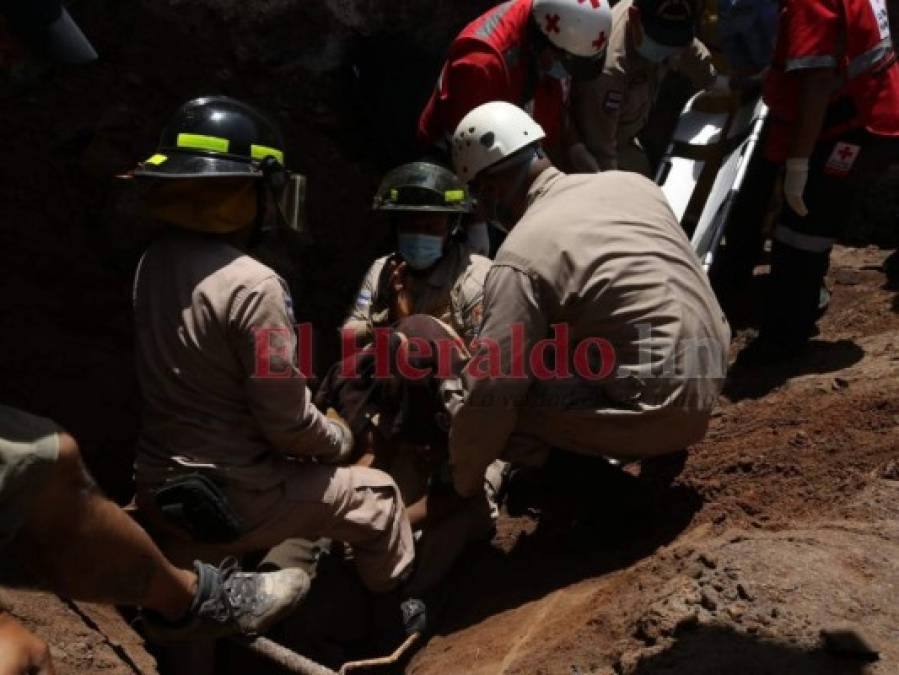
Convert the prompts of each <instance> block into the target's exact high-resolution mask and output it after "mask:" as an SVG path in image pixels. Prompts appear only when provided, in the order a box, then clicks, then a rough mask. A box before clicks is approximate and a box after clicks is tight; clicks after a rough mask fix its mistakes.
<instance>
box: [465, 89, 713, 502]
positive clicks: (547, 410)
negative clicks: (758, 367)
mask: <svg viewBox="0 0 899 675" xmlns="http://www.w3.org/2000/svg"><path fill="white" fill-rule="evenodd" d="M542 137H543V130H542V129H541V128H540V126H539V125H538V124H536V123H535V122H534V121H533V120H532V119H531V118H530V117H529V116H528V115H527V114H526V113H525V112H524V111H522V110H521V109H519V108H517V107H515V106H513V105H510V104H508V103H504V102H492V103H487V104H485V105H483V106H480V107H478V108H476V109H475V110H473V111H472V112H471V113H469V114H468V115H467V116H466V117H465V118H464V119H463V120H462V122H461V123H460V124H459V127H458V128H457V129H456V133H455V136H454V138H453V148H452V150H453V162H454V164H455V167H456V172H457V174H458V175H459V177H460V178H461V179H462V180H465V181H467V182H468V183H469V186H470V188H471V190H472V193H473V194H474V196H476V197H477V199H478V200H479V202H480V204H481V206H482V208H483V209H484V211H485V214H484V215H485V217H486V218H487V219H488V220H491V219H492V220H499V221H500V222H501V224H502V225H504V226H505V227H507V228H509V229H510V234H509V236H508V238H507V239H506V240H505V242H504V243H503V245H502V247H501V248H500V249H499V251H498V252H497V256H496V259H495V261H494V263H493V266H492V267H491V269H490V272H489V273H488V275H487V283H486V287H485V300H484V320H483V323H482V324H481V329H480V334H479V338H478V341H477V345H476V351H475V353H474V356H473V358H472V361H471V363H470V366H471V367H469V368H468V369H467V370H466V372H465V374H464V377H463V381H464V385H465V386H464V389H465V398H464V401H463V402H462V404H461V406H460V407H459V408H458V409H457V410H456V411H455V414H454V417H453V421H452V427H451V430H450V457H451V461H452V465H453V466H452V469H453V471H452V479H453V482H454V485H455V489H456V491H457V492H458V493H459V494H460V495H462V496H465V495H473V494H477V493H478V491H480V490H481V489H482V485H483V476H484V470H485V469H486V468H487V466H488V465H489V464H490V463H491V462H492V461H494V460H495V459H497V458H498V457H503V458H505V459H509V460H510V461H516V460H527V461H528V463H532V464H533V463H536V464H538V465H539V464H540V463H541V462H542V461H544V460H545V458H546V456H547V453H548V450H549V448H551V447H552V448H559V449H562V450H566V451H571V452H575V453H581V454H587V455H600V456H606V457H615V458H622V459H644V458H655V457H660V456H662V455H667V454H670V453H676V452H678V451H681V450H683V449H684V448H686V447H687V446H689V445H691V444H693V443H696V442H697V441H699V440H700V439H702V438H703V436H704V435H705V433H706V430H707V428H708V423H709V417H710V414H711V412H712V409H713V408H714V406H715V403H716V401H717V399H718V394H719V392H720V390H721V387H722V384H723V379H724V375H725V372H726V369H727V351H728V343H729V341H730V329H729V327H728V324H727V320H726V319H725V317H724V313H723V312H722V310H721V307H720V306H719V305H718V302H717V300H716V299H715V295H714V293H713V292H712V289H711V287H710V286H709V282H708V279H707V278H706V275H705V274H704V273H703V271H702V269H701V267H700V264H699V261H698V260H697V259H696V256H695V254H694V253H693V250H692V249H691V248H690V243H689V241H688V240H687V238H686V236H685V234H684V232H683V230H682V229H681V227H680V225H679V224H678V222H677V220H676V219H675V218H674V215H673V214H672V213H671V209H670V208H669V206H668V203H667V202H666V200H665V197H664V195H663V194H662V192H661V191H660V190H659V188H658V187H657V186H656V185H655V184H653V183H652V182H651V181H649V180H647V179H646V178H644V177H643V176H640V175H638V174H635V173H627V172H618V171H612V172H605V173H601V174H581V175H566V174H563V173H561V172H560V171H558V170H557V169H556V168H554V167H553V166H552V164H551V163H550V161H549V160H548V159H547V158H546V157H545V155H544V153H543V151H542V149H541V147H540V145H539V142H538V141H539V140H540V139H541V138H542ZM548 338H553V340H552V341H553V342H554V343H555V344H554V345H549V342H550V340H549V339H548ZM547 347H552V348H553V349H554V351H555V360H554V363H552V364H550V365H547V364H546V363H545V359H544V358H543V357H544V355H545V353H546V351H547ZM566 351H567V354H566V353H565V352H566ZM572 355H573V358H571V356H572ZM528 365H529V366H530V368H529V370H527V372H525V370H526V367H527V366H528ZM572 365H573V366H574V367H572ZM516 371H519V372H516ZM565 371H570V372H572V373H574V372H577V373H578V375H577V376H574V375H573V374H567V373H566V372H565ZM604 371H605V372H604ZM518 441H524V443H519V442H518ZM525 448H526V450H527V453H529V454H528V455H527V457H524V456H523V455H524V453H525V452H526V450H525Z"/></svg>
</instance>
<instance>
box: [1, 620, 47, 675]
mask: <svg viewBox="0 0 899 675" xmlns="http://www.w3.org/2000/svg"><path fill="white" fill-rule="evenodd" d="M0 675H56V670H55V669H54V668H53V660H52V659H51V658H50V650H49V648H48V647H47V643H46V642H44V641H43V640H41V639H40V638H39V637H38V636H37V635H35V634H34V633H31V632H29V631H28V630H27V629H26V628H25V627H24V626H23V625H22V624H20V623H19V622H18V621H16V620H15V619H13V618H12V617H11V616H10V615H9V614H5V613H0Z"/></svg>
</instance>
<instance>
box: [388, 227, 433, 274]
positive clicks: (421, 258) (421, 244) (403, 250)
mask: <svg viewBox="0 0 899 675" xmlns="http://www.w3.org/2000/svg"><path fill="white" fill-rule="evenodd" d="M397 249H398V250H399V253H400V255H401V256H402V257H403V260H405V261H406V262H407V263H409V267H411V268H412V269H415V270H426V269H428V268H429V267H430V266H431V265H433V264H434V263H436V262H437V261H438V260H440V259H441V258H442V257H443V237H438V236H435V235H433V234H406V233H402V232H400V233H399V234H398V235H397Z"/></svg>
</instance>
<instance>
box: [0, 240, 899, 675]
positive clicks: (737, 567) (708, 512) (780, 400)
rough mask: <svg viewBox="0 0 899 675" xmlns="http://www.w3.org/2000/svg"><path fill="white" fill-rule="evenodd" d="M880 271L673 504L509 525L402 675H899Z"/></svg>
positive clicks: (894, 386) (86, 634)
mask: <svg viewBox="0 0 899 675" xmlns="http://www.w3.org/2000/svg"><path fill="white" fill-rule="evenodd" d="M884 257H885V254H884V253H883V252H881V251H878V250H876V249H873V248H869V249H846V248H840V249H838V250H837V251H836V254H835V256H834V264H833V268H832V271H831V275H830V283H831V287H832V288H833V289H834V300H833V306H832V308H831V311H830V313H829V314H828V315H827V317H826V318H825V320H824V321H823V323H822V335H821V337H820V338H819V339H818V341H817V342H816V344H815V348H814V349H813V350H812V353H810V354H809V355H808V356H807V357H805V358H803V359H801V360H798V361H796V362H793V363H789V364H787V365H785V366H779V367H770V368H767V369H762V370H758V371H756V372H752V373H748V372H734V373H733V374H732V378H731V381H730V384H729V385H728V388H727V393H726V396H725V397H724V398H723V399H722V404H721V408H720V412H719V413H718V414H717V415H716V417H715V419H714V421H713V425H712V429H711V431H710V433H709V435H708V438H707V439H706V440H705V441H704V442H703V443H702V444H701V445H699V446H698V447H696V448H694V450H693V452H692V453H691V454H690V457H689V460H688V462H687V465H686V468H685V470H684V472H683V473H682V474H681V476H680V477H679V478H678V479H677V480H676V482H675V485H674V487H673V488H672V489H670V490H658V489H656V490H647V489H646V488H644V487H642V485H641V484H640V483H639V482H638V481H637V480H636V479H635V478H633V477H632V476H629V475H628V476H624V477H623V478H622V481H621V482H620V483H614V482H613V483H599V484H597V486H596V490H597V494H596V500H597V503H598V504H600V508H599V515H600V517H599V518H598V519H597V521H598V522H596V521H594V522H589V523H581V524H575V525H572V524H571V523H570V521H568V520H565V519H561V520H559V519H556V520H551V519H548V518H544V521H543V522H542V523H538V519H537V518H535V517H531V516H522V517H518V518H511V517H509V516H504V517H503V519H502V521H501V523H500V527H499V533H498V535H497V537H496V538H495V540H494V542H493V543H492V545H491V546H489V547H485V548H483V549H480V550H474V551H472V552H471V554H470V555H469V556H468V557H467V559H466V560H465V562H464V565H462V566H461V567H460V569H458V570H457V572H456V573H455V574H454V576H453V578H452V580H451V592H450V593H449V600H448V602H447V605H446V608H445V613H444V616H443V618H442V622H441V625H440V628H439V630H438V634H437V635H436V636H435V637H433V638H432V639H431V640H430V642H429V643H428V644H427V646H426V647H425V648H424V649H422V650H421V651H419V653H418V654H416V655H415V657H414V658H413V659H412V660H411V662H410V663H408V664H406V670H407V672H410V673H416V674H417V675H420V674H426V673H565V674H566V675H574V674H578V675H583V674H586V673H596V674H602V675H613V674H615V675H623V674H625V673H626V674H636V675H655V674H661V673H665V674H669V675H674V674H682V675H703V674H705V673H708V674H712V673H715V674H718V673H729V674H730V673H734V674H744V673H745V674H750V673H751V674H762V673H796V674H799V675H805V674H808V675H812V674H813V673H814V674H815V675H818V674H821V673H824V674H831V673H832V674H834V675H837V674H840V675H843V674H857V675H863V674H867V675H887V674H890V675H892V674H894V673H899V643H897V641H896V639H895V635H896V629H897V626H899V608H897V606H896V603H895V598H896V593H897V589H899V564H897V563H896V561H897V560H899V312H897V310H899V301H897V296H896V292H895V291H891V290H888V289H886V288H884V283H885V282H884V276H883V274H882V273H881V272H880V270H879V265H880V263H881V261H882V260H883V258H884ZM746 336H747V333H746V331H741V332H740V333H739V334H738V338H737V340H736V346H735V351H736V349H737V348H738V347H739V346H740V345H741V344H742V343H743V342H744V341H745V339H746ZM0 602H3V604H5V605H9V606H10V607H11V608H12V611H13V612H14V613H15V614H16V615H17V616H20V617H22V618H23V619H24V620H25V622H26V623H27V625H29V626H30V627H32V628H33V629H34V630H35V631H36V632H37V633H38V634H39V635H41V636H43V637H44V638H46V639H47V640H49V641H50V643H51V644H52V645H53V653H54V656H55V657H56V660H57V663H58V665H59V667H60V672H61V673H94V672H100V671H102V672H110V673H131V672H135V671H139V672H145V673H150V672H155V670H154V668H155V666H154V665H153V661H152V659H151V658H149V657H148V656H147V655H146V653H145V652H143V651H142V650H141V648H140V642H139V638H138V637H137V636H136V635H135V634H134V633H133V632H132V631H131V630H130V628H128V627H127V626H126V625H125V624H124V623H123V622H121V621H120V620H119V619H117V618H116V617H115V615H113V614H112V613H111V610H105V613H103V611H104V610H103V609H102V608H92V612H91V613H88V614H87V616H88V617H89V618H88V619H87V620H86V619H85V618H84V617H85V613H84V611H83V610H84V609H85V606H81V608H80V609H81V611H74V609H73V608H72V606H70V605H67V604H65V603H62V602H60V601H58V600H57V599H55V598H53V597H52V596H45V595H34V594H22V593H12V592H9V591H4V592H3V595H2V596H0ZM87 607H90V606H87ZM97 612H100V613H101V614H99V616H101V617H103V618H102V620H98V619H97V616H98V614H97ZM90 617H93V618H90ZM841 630H848V631H851V632H854V633H855V634H856V635H857V636H858V637H859V638H860V639H861V640H863V641H864V642H865V643H866V644H867V647H868V649H870V650H873V651H875V652H878V653H879V660H877V661H874V662H870V663H869V662H868V661H867V660H866V659H869V658H871V657H870V656H868V655H866V654H865V653H864V652H865V649H860V648H859V646H858V645H856V646H852V645H851V644H850V647H849V651H850V652H853V654H852V655H845V656H841V655H838V654H835V653H834V649H833V648H830V647H828V646H827V643H826V642H825V640H824V639H823V637H822V631H841ZM837 651H839V650H837ZM233 657H239V655H238V654H232V658H233ZM241 663H243V662H242V661H241ZM246 667H250V663H248V664H247V666H246ZM245 670H246V668H243V671H245ZM252 670H253V671H254V672H266V671H265V670H264V669H262V666H261V665H260V664H258V663H255V664H252ZM243 671H242V672H243Z"/></svg>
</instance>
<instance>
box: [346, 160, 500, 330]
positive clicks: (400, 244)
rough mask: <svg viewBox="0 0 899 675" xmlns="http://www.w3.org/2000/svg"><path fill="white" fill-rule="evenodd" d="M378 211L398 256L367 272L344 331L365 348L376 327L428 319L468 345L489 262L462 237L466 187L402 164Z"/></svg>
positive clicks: (449, 175) (436, 171) (379, 198)
mask: <svg viewBox="0 0 899 675" xmlns="http://www.w3.org/2000/svg"><path fill="white" fill-rule="evenodd" d="M373 208H374V209H375V210H376V211H379V212H382V213H385V214H387V215H388V216H389V217H390V219H391V224H392V225H393V227H394V229H395V230H396V238H397V251H396V252H395V253H393V254H391V255H387V256H384V257H382V258H378V259H377V260H375V262H374V263H373V264H372V266H371V267H370V268H369V270H368V272H367V273H366V274H365V277H364V279H363V280H362V287H361V288H360V289H359V293H358V295H357V296H356V302H355V304H354V305H353V308H352V309H351V310H350V314H349V316H348V317H347V319H346V321H345V322H344V325H343V327H344V330H352V331H354V332H355V333H356V334H357V336H358V337H359V338H360V339H362V340H363V341H367V340H368V339H369V338H370V337H371V336H372V334H373V331H374V329H375V328H378V327H382V326H389V325H391V324H392V323H394V322H396V321H397V320H398V319H402V318H404V317H406V316H409V315H411V314H429V315H431V316H434V317H436V318H438V319H440V320H441V321H443V322H444V323H446V324H447V325H449V326H451V327H452V328H453V330H455V331H456V332H457V333H458V334H459V335H460V336H461V337H462V339H463V340H465V342H470V341H471V340H472V338H474V336H475V333H476V332H477V329H478V325H479V324H480V321H481V303H482V301H483V297H484V278H485V277H486V276H487V270H488V269H490V260H489V258H485V257H484V256H481V255H477V254H476V253H475V252H474V250H473V249H472V248H471V247H469V246H468V245H467V243H466V240H465V237H464V235H462V234H461V233H460V223H459V220H460V218H461V216H462V215H464V214H466V213H469V212H470V211H471V203H470V200H469V198H468V193H467V191H466V190H465V186H464V185H462V184H461V183H460V182H459V179H458V178H456V176H455V175H453V172H452V171H450V170H449V169H446V168H444V167H442V166H439V165H437V164H431V163H429V162H413V163H411V164H404V165H403V166H400V167H398V168H396V169H394V170H393V171H391V172H390V173H388V174H387V175H386V176H385V177H384V180H383V181H382V182H381V186H380V187H379V189H378V192H377V194H376V195H375V200H374V206H373Z"/></svg>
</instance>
